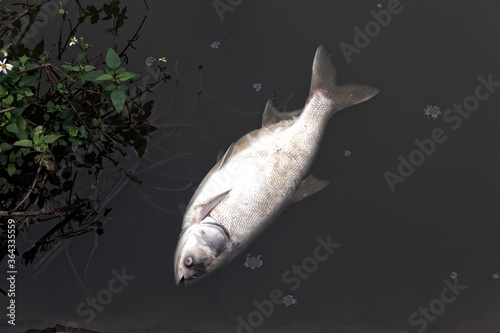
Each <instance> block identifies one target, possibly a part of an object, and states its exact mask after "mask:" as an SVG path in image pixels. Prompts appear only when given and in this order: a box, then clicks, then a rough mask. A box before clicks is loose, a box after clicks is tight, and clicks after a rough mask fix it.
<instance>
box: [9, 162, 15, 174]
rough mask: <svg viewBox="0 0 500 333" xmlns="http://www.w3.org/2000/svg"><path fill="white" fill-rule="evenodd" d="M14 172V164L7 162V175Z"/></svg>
mask: <svg viewBox="0 0 500 333" xmlns="http://www.w3.org/2000/svg"><path fill="white" fill-rule="evenodd" d="M14 172H16V166H15V165H14V164H13V163H9V166H8V167H7V173H8V174H9V176H12V175H13V174H14Z"/></svg>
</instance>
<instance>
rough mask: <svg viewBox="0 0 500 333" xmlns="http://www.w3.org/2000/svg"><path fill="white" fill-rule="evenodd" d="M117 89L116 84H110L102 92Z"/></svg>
mask: <svg viewBox="0 0 500 333" xmlns="http://www.w3.org/2000/svg"><path fill="white" fill-rule="evenodd" d="M116 88H117V87H116V84H110V85H109V86H107V87H106V88H105V89H104V90H105V91H113V90H115V89H116Z"/></svg>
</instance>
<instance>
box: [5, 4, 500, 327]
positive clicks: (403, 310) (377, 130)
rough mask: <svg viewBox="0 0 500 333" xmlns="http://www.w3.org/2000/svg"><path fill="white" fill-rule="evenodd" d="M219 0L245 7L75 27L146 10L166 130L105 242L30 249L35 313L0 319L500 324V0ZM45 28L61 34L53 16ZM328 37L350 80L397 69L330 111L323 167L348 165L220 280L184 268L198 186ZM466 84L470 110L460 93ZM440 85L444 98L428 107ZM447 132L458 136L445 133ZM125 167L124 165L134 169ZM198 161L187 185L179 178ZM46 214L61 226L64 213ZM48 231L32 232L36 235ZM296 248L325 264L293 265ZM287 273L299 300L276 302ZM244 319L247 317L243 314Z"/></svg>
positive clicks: (25, 295) (294, 103) (165, 10)
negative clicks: (182, 282) (45, 252)
mask: <svg viewBox="0 0 500 333" xmlns="http://www.w3.org/2000/svg"><path fill="white" fill-rule="evenodd" d="M215 3H216V4H217V3H222V4H226V6H229V7H228V8H229V9H231V10H227V11H225V12H224V13H222V14H220V15H219V14H218V13H217V11H216V10H215V8H214V3H213V2H211V1H195V0H192V1H189V0H186V1H165V2H160V1H154V2H153V1H149V2H148V6H149V10H146V8H145V5H144V3H143V2H141V1H130V4H128V13H129V18H128V20H127V21H126V24H125V26H124V27H123V28H122V30H121V31H120V34H119V36H118V38H117V39H116V40H113V37H112V36H111V35H110V34H107V33H106V32H105V29H106V28H107V27H108V26H107V25H106V24H107V23H106V22H99V23H97V24H95V25H93V26H91V25H87V26H85V27H83V26H82V27H81V28H80V29H79V31H78V32H77V36H78V37H79V36H84V37H85V40H86V41H87V42H90V43H91V44H92V45H94V47H95V48H96V49H104V48H106V47H109V46H112V45H113V44H114V43H115V42H116V43H119V44H120V43H121V45H125V44H126V41H127V39H130V38H131V36H133V34H134V33H135V31H136V29H137V28H138V26H139V25H140V23H141V22H142V20H143V18H144V15H147V19H146V21H145V24H144V26H143V27H142V30H141V31H140V33H139V37H140V38H139V39H138V40H137V41H136V42H134V47H136V48H137V50H136V51H130V52H128V58H129V67H130V68H131V69H133V70H135V71H140V72H142V73H143V75H144V77H146V76H147V73H148V70H147V68H148V67H147V66H146V65H145V59H146V58H147V57H148V56H154V57H156V58H158V57H160V56H165V57H166V58H167V68H168V69H169V71H170V72H171V73H172V76H173V78H174V80H173V81H172V82H170V83H169V84H167V85H164V86H161V87H159V88H158V89H156V90H155V91H154V98H155V103H156V104H155V112H154V116H155V117H156V118H155V124H156V125H158V127H159V130H158V131H157V132H155V133H153V135H152V138H150V139H149V145H150V146H149V148H148V151H147V153H146V154H145V157H143V158H142V159H141V160H139V159H137V158H136V159H135V160H134V159H132V158H131V159H129V160H128V161H130V160H132V162H130V163H131V165H132V166H131V168H132V169H133V170H134V173H135V174H136V175H137V176H138V177H140V178H141V179H142V181H143V182H144V185H142V186H140V185H137V184H134V183H132V182H129V181H126V182H125V183H124V184H125V185H124V187H123V188H122V189H121V190H120V191H118V192H117V193H118V194H117V195H116V196H114V198H113V199H112V201H111V202H109V203H108V205H107V206H108V207H110V208H113V210H112V211H111V213H110V214H109V215H108V216H107V220H106V222H105V232H104V235H102V236H100V237H98V247H97V249H96V250H95V252H94V253H93V255H92V257H91V259H90V261H89V256H90V254H91V252H92V249H93V247H94V235H90V234H89V235H85V236H82V237H80V238H75V239H72V240H71V241H68V242H67V243H64V244H61V246H60V247H58V248H57V249H54V250H53V252H52V253H51V254H50V255H49V256H47V258H46V259H45V261H44V262H43V265H40V266H36V265H30V266H28V267H25V268H22V269H20V270H19V273H18V277H17V295H16V302H17V325H16V327H15V329H14V328H12V327H11V326H10V325H8V324H7V323H6V319H5V318H6V317H5V316H4V315H3V318H4V319H2V321H1V324H0V329H1V330H2V331H12V332H24V331H25V330H26V329H29V328H38V329H42V328H46V327H54V326H55V325H56V324H62V325H66V324H67V325H76V326H78V327H81V328H87V329H93V330H96V331H105V332H184V333H188V332H189V333H191V332H250V331H252V330H253V331H254V332H311V333H312V332H316V333H327V332H338V333H340V332H353V333H354V332H395V333H396V332H398V333H399V332H403V331H406V332H410V333H413V332H492V333H493V332H500V315H499V311H500V301H499V295H500V278H498V276H497V275H495V274H497V273H498V274H500V242H499V241H498V239H499V234H500V224H499V218H498V216H499V212H498V199H499V195H498V185H499V182H500V174H499V172H498V170H499V168H500V158H499V156H500V155H499V154H498V142H499V139H500V134H499V133H500V132H499V131H498V130H497V128H498V123H499V120H500V116H498V108H499V103H500V91H498V90H499V88H500V83H493V84H490V86H489V89H490V90H488V87H485V85H484V82H485V80H486V81H488V78H489V80H490V81H494V82H500V66H499V60H498V59H500V47H499V46H498V45H499V42H498V41H499V40H500V23H499V21H498V15H499V11H500V3H499V2H498V1H493V0H489V1H487V0H482V1H463V0H460V1H456V0H455V1H451V0H445V1H431V0H420V1H415V0H414V1H409V0H405V1H401V2H400V3H399V5H397V2H394V1H389V2H387V1H383V2H378V1H366V0H363V1H359V0H358V1H307V2H306V1H302V2H294V3H292V2H288V1H236V0H233V1H232V2H230V1H228V0H221V1H218V2H215ZM229 3H232V5H229ZM378 4H380V5H381V7H378V6H377V5H378ZM72 8H73V7H72ZM226 9H227V8H226ZM388 9H391V10H392V11H393V13H392V14H390V22H388V21H389V18H388V15H387V13H390V12H388V11H387V10H388ZM371 11H374V13H378V16H380V17H381V18H380V20H383V21H385V22H384V25H385V27H381V26H380V25H379V24H369V25H368V28H369V29H373V30H370V31H369V33H370V34H371V36H372V37H368V38H369V39H370V40H369V41H368V40H362V38H360V39H358V40H357V43H358V47H357V50H356V52H354V53H352V54H350V56H349V57H346V56H345V54H344V53H343V51H342V48H341V45H344V48H345V47H348V46H346V44H342V43H347V44H350V45H351V46H350V47H356V41H355V34H356V31H355V30H354V28H355V27H359V29H361V30H362V31H364V30H365V25H366V24H367V23H369V22H370V21H374V22H375V18H374V16H373V15H374V14H371ZM70 13H71V12H70ZM383 13H385V14H383ZM74 15H77V13H75V14H74ZM221 15H222V18H223V20H221ZM375 15H377V14H375ZM384 15H385V16H384ZM76 17H77V16H74V18H75V19H76ZM377 27H378V29H377ZM45 29H47V30H44V32H43V33H44V34H45V33H46V34H47V36H46V39H47V40H50V38H51V37H50V36H51V34H52V32H51V31H50V29H51V27H50V26H47V28H45ZM54 31H58V26H57V27H54ZM56 41H57V34H54V37H53V40H52V42H53V43H55V42H56ZM214 41H218V42H220V47H219V48H218V49H217V48H212V47H211V45H212V43H213V42H214ZM363 43H364V44H366V45H363ZM46 44H47V41H46ZM321 44H322V45H325V47H326V48H327V49H328V50H329V52H330V53H331V59H332V61H333V62H334V64H335V65H336V67H337V70H338V73H339V74H338V81H339V82H341V83H354V82H357V83H363V84H369V85H373V86H377V87H379V88H380V89H381V92H380V94H379V95H377V96H376V97H375V98H373V99H372V100H370V101H368V102H365V103H363V104H360V105H358V106H355V107H352V108H350V109H349V110H347V111H344V112H341V113H339V114H337V115H336V116H335V117H334V118H333V119H332V121H331V123H330V124H329V126H328V129H327V133H326V136H325V138H324V140H323V143H322V146H321V149H320V151H319V154H318V157H317V160H316V162H315V164H314V167H313V169H312V172H313V173H314V174H315V175H316V176H317V177H318V178H321V179H327V180H330V185H329V186H328V187H327V188H326V189H324V190H322V191H321V192H319V193H318V194H316V195H314V196H313V197H311V198H309V199H307V200H304V201H302V202H299V203H296V204H293V205H292V206H290V207H289V208H288V209H287V211H285V213H284V214H282V215H281V216H280V217H279V219H278V220H277V221H276V222H275V224H274V225H273V226H272V227H271V228H270V229H269V230H268V231H267V232H265V233H264V234H263V235H262V236H261V237H260V238H259V239H258V240H257V241H256V242H255V243H253V244H252V245H251V246H250V248H249V249H248V252H249V253H252V254H254V255H258V254H261V255H263V265H262V267H260V268H257V269H255V270H251V269H248V268H246V267H245V266H244V265H243V263H244V262H245V255H246V253H245V254H243V255H242V256H240V257H238V258H237V259H236V260H235V261H234V262H233V263H232V264H231V265H229V266H228V267H227V268H225V269H224V270H223V271H221V272H219V273H218V274H217V275H214V276H213V277H212V278H211V279H209V280H207V281H204V282H202V283H200V284H197V285H194V286H193V287H190V288H187V289H186V288H182V287H178V286H176V285H175V281H174V275H173V263H172V261H173V254H174V250H175V246H176V244H177V239H178V234H179V232H180V225H181V220H182V216H181V215H180V212H181V211H182V207H183V205H185V204H187V203H188V201H189V199H190V197H191V195H192V193H193V190H194V189H195V188H196V186H197V185H198V184H199V182H200V181H201V179H202V178H203V176H204V175H205V173H206V172H207V171H208V170H209V169H210V168H211V167H212V165H213V164H214V163H215V158H216V156H217V153H218V152H219V150H221V149H225V148H226V147H227V146H228V145H229V144H231V143H232V142H233V141H235V140H236V139H238V138H239V137H240V136H242V135H244V134H246V133H248V132H249V131H251V130H253V129H256V128H259V126H260V122H261V113H262V111H263V107H264V105H265V103H266V101H267V99H268V98H269V97H271V96H272V95H273V93H276V94H277V95H278V96H277V97H276V99H275V101H276V105H277V106H279V107H280V108H281V109H283V107H285V108H286V109H287V110H293V109H296V108H301V107H302V106H303V104H304V102H305V99H306V97H307V94H308V88H309V84H310V69H311V64H312V59H313V56H314V52H315V50H316V48H317V46H318V45H321ZM348 58H349V59H348ZM348 60H350V61H348ZM200 65H203V68H202V69H201V71H200V69H199V66H200ZM480 77H481V78H482V79H480ZM175 80H178V81H179V86H178V87H177V88H175V82H174V81H175ZM255 83H260V84H261V87H262V88H261V90H260V91H258V92H257V91H256V90H255V89H254V88H253V85H254V84H255ZM480 85H482V87H479V86H480ZM478 87H479V88H478ZM200 90H203V93H202V94H201V95H199V94H198V93H199V91H200ZM476 94H479V95H477V96H478V97H479V98H481V99H482V100H479V99H477V98H476V97H474V96H476ZM475 102H478V105H475V104H474V103H475ZM464 103H466V104H467V105H466V107H467V108H468V109H466V108H465V107H464V108H463V110H465V111H463V114H464V116H459V113H455V112H454V111H452V110H453V106H454V104H457V105H459V104H464ZM428 105H429V106H435V107H439V108H440V110H441V112H442V114H441V115H439V117H438V118H437V119H428V118H427V117H426V116H425V115H424V114H423V110H424V108H426V106H428ZM448 109H450V111H448ZM433 110H434V109H433ZM467 110H473V111H470V112H469V111H467ZM443 116H445V117H444V118H443ZM459 121H460V123H459ZM169 124H183V125H182V126H176V127H173V128H170V127H168V126H167V125H169ZM432 133H434V139H435V141H440V142H438V143H436V142H433V143H432V144H431V143H429V142H430V140H432V138H433V134H432ZM415 140H419V141H420V142H426V144H427V146H426V147H427V148H425V149H431V148H430V147H431V146H434V148H433V149H432V153H429V154H428V155H429V156H426V155H424V154H423V153H419V152H418V151H419V148H418V146H417V144H416V143H415ZM346 150H348V151H349V152H351V154H350V155H349V156H345V155H346ZM173 156H177V157H176V158H174V159H171V160H170V158H172V157H173ZM399 156H401V159H405V160H409V159H411V160H412V161H413V162H414V163H416V164H418V166H416V167H413V169H414V171H411V169H408V166H407V167H406V168H405V167H401V168H402V169H401V170H400V171H401V172H402V173H403V174H402V175H398V166H399V164H400V163H401V159H399V160H398V157H399ZM419 158H420V159H419ZM159 162H164V163H160V164H158V163H159ZM388 172H390V173H392V175H391V177H392V179H393V181H394V184H393V188H392V189H391V186H390V185H389V183H388V181H387V179H386V176H387V175H388ZM405 172H406V173H405ZM113 175H114V174H113V172H110V173H109V177H108V179H109V182H110V184H116V183H117V181H121V180H120V179H119V177H113ZM396 175H397V177H402V178H398V179H399V181H398V180H394V179H396V178H394V177H396ZM117 178H118V180H117ZM403 180H404V182H402V181H403ZM191 181H192V186H191V187H189V188H188V189H187V190H184V191H166V190H165V189H175V188H183V187H186V186H187V185H189V184H190V182H191ZM170 211H172V212H174V213H176V214H177V215H176V214H172V213H170ZM34 228H37V229H34V230H36V231H34V233H37V232H38V233H40V234H43V233H44V232H46V230H47V228H50V226H47V225H39V226H35V227H34ZM329 237H330V239H331V241H332V242H334V243H338V244H341V245H340V247H338V248H335V250H334V252H333V253H331V254H330V255H329V256H328V258H327V259H326V260H324V261H321V262H317V261H315V260H314V259H310V258H311V257H313V256H314V253H315V250H316V248H317V246H318V245H319V244H320V242H319V241H318V238H320V239H323V240H327V239H328V238H329ZM35 239H36V237H34V238H33V239H31V238H30V237H25V239H24V241H23V242H24V243H23V246H24V247H26V248H29V246H31V244H33V242H34V240H35ZM30 242H31V243H30ZM325 253H326V252H325ZM42 257H43V256H40V258H37V259H38V261H39V262H40V261H41V259H42ZM308 258H309V259H308ZM87 262H89V264H88V265H89V266H88V271H87V274H86V276H85V275H84V271H85V267H86V265H87ZM314 263H316V264H317V265H314ZM294 265H296V266H302V265H305V266H306V267H305V269H308V270H309V271H310V273H307V275H300V274H306V273H300V274H299V273H293V272H292V273H291V272H290V271H291V270H292V269H293V266H294ZM309 265H312V266H309ZM42 268H43V269H42ZM123 274H125V275H126V277H125V278H124V277H123V276H122V278H121V279H122V280H120V279H117V278H116V276H117V275H123ZM283 275H285V278H283ZM292 277H293V279H291V278H292ZM3 281H5V280H3ZM119 281H122V282H121V283H120V282H119ZM298 283H300V284H298ZM274 289H278V290H280V291H282V293H283V295H288V294H291V295H293V297H295V298H296V299H297V300H298V302H297V304H294V305H291V306H289V307H286V306H285V305H284V304H279V305H270V304H271V302H270V301H269V300H270V294H271V291H273V290H274ZM92 297H97V298H98V299H100V300H101V304H104V303H106V304H104V306H103V307H102V308H101V307H97V308H98V309H99V310H102V311H98V310H93V309H92V306H91V305H89V304H87V302H88V299H91V298H92ZM256 304H257V305H256ZM4 306H5V305H4ZM259 307H261V309H260V310H259ZM262 307H263V308H262ZM3 308H4V309H5V307H3ZM4 311H5V310H4ZM242 321H244V322H245V323H247V324H246V325H247V328H242V327H243V326H241V325H240V328H239V330H238V325H239V323H241V322H242Z"/></svg>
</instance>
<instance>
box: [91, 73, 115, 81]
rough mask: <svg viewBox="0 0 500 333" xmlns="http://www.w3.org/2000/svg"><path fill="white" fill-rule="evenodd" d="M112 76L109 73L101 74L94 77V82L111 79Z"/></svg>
mask: <svg viewBox="0 0 500 333" xmlns="http://www.w3.org/2000/svg"><path fill="white" fill-rule="evenodd" d="M112 80H113V76H112V75H110V74H102V75H100V76H98V77H97V78H95V79H94V82H102V81H112Z"/></svg>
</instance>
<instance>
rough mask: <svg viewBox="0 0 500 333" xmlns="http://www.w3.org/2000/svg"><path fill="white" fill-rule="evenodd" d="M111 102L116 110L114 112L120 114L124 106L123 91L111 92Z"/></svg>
mask: <svg viewBox="0 0 500 333" xmlns="http://www.w3.org/2000/svg"><path fill="white" fill-rule="evenodd" d="M110 97H111V102H112V103H113V106H114V107H115V109H116V112H118V113H121V112H122V109H123V106H124V105H125V92H124V91H123V90H118V89H116V90H113V91H112V92H111V95H110Z"/></svg>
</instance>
